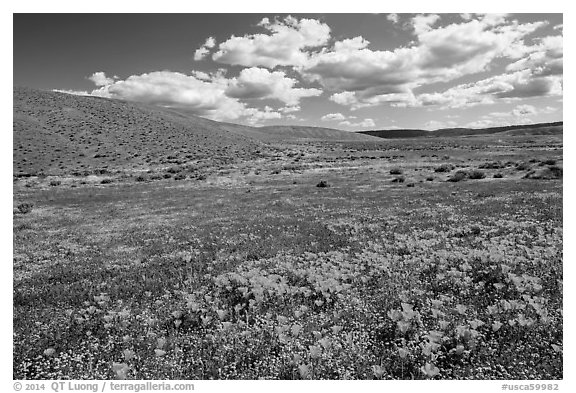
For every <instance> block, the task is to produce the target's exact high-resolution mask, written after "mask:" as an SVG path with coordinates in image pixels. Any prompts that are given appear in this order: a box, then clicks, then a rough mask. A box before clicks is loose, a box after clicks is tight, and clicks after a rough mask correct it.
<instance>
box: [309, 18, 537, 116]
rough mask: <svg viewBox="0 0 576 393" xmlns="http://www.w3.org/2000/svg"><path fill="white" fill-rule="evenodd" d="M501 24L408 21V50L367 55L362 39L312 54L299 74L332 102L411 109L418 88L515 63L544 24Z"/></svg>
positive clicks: (487, 21)
mask: <svg viewBox="0 0 576 393" xmlns="http://www.w3.org/2000/svg"><path fill="white" fill-rule="evenodd" d="M504 20H505V16H504V15H485V16H481V17H480V18H479V19H470V20H469V21H464V22H461V23H452V24H449V25H446V26H441V27H437V28H434V26H435V24H437V23H438V21H439V17H438V16H437V15H426V16H424V15H418V16H416V17H414V18H413V19H412V21H413V27H414V31H415V33H416V36H417V41H416V42H415V43H414V44H413V45H412V46H410V47H399V48H396V49H394V50H372V49H370V48H369V44H370V43H369V42H368V41H367V40H366V39H364V38H363V37H355V38H352V39H344V40H340V41H336V42H335V43H334V45H333V47H332V48H328V49H325V50H323V51H321V52H318V53H315V54H313V55H311V56H310V58H309V60H308V62H307V63H306V64H305V65H304V66H303V67H301V68H299V71H300V72H301V73H302V74H303V75H304V76H305V77H306V78H307V79H308V80H312V81H318V82H319V83H320V84H321V85H322V86H323V87H324V88H325V89H327V90H329V91H333V94H332V95H331V100H332V101H334V102H337V103H339V104H342V105H348V106H352V107H355V108H358V107H363V106H374V105H380V104H383V103H389V104H390V105H397V106H401V105H412V104H413V97H414V94H413V91H414V89H416V88H417V87H420V86H424V85H427V84H431V83H437V82H449V81H452V80H454V79H457V78H460V77H462V76H465V75H471V74H476V73H480V72H484V71H487V70H488V68H489V66H490V64H491V63H492V62H493V61H494V60H495V59H498V58H503V57H504V58H505V57H507V58H515V59H517V58H520V57H521V56H522V55H524V54H525V51H526V50H527V49H526V45H525V44H524V41H523V40H524V38H525V37H526V36H527V35H528V34H530V33H532V32H534V31H535V30H536V29H538V28H540V27H542V26H544V25H545V23H544V22H535V23H525V24H520V23H518V22H516V21H512V22H510V23H508V24H506V25H501V23H502V21H504ZM402 101H404V104H402V103H401V102H402Z"/></svg>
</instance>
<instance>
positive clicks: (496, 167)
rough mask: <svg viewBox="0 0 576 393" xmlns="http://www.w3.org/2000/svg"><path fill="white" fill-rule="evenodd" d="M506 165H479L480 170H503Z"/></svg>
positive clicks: (496, 163) (497, 163)
mask: <svg viewBox="0 0 576 393" xmlns="http://www.w3.org/2000/svg"><path fill="white" fill-rule="evenodd" d="M504 167H505V165H504V164H502V163H501V162H497V161H494V162H485V163H483V164H480V165H478V168H479V169H501V168H504Z"/></svg>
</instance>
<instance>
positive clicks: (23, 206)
mask: <svg viewBox="0 0 576 393" xmlns="http://www.w3.org/2000/svg"><path fill="white" fill-rule="evenodd" d="M33 207H34V204H33V203H30V202H22V203H19V204H18V206H16V209H17V210H18V212H19V213H20V214H28V213H30V212H31V211H32V208H33Z"/></svg>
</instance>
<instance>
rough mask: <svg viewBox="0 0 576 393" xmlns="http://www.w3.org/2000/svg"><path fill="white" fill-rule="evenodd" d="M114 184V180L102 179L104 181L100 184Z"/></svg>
mask: <svg viewBox="0 0 576 393" xmlns="http://www.w3.org/2000/svg"><path fill="white" fill-rule="evenodd" d="M112 182H113V180H112V179H102V180H101V181H100V184H110V183H112Z"/></svg>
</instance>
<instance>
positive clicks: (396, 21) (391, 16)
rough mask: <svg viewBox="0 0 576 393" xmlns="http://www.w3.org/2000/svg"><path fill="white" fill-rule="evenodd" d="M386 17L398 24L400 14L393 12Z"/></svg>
mask: <svg viewBox="0 0 576 393" xmlns="http://www.w3.org/2000/svg"><path fill="white" fill-rule="evenodd" d="M386 19H388V20H389V21H390V22H392V23H394V24H396V23H398V21H399V20H400V17H399V16H398V14H394V13H393V14H388V15H386Z"/></svg>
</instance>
